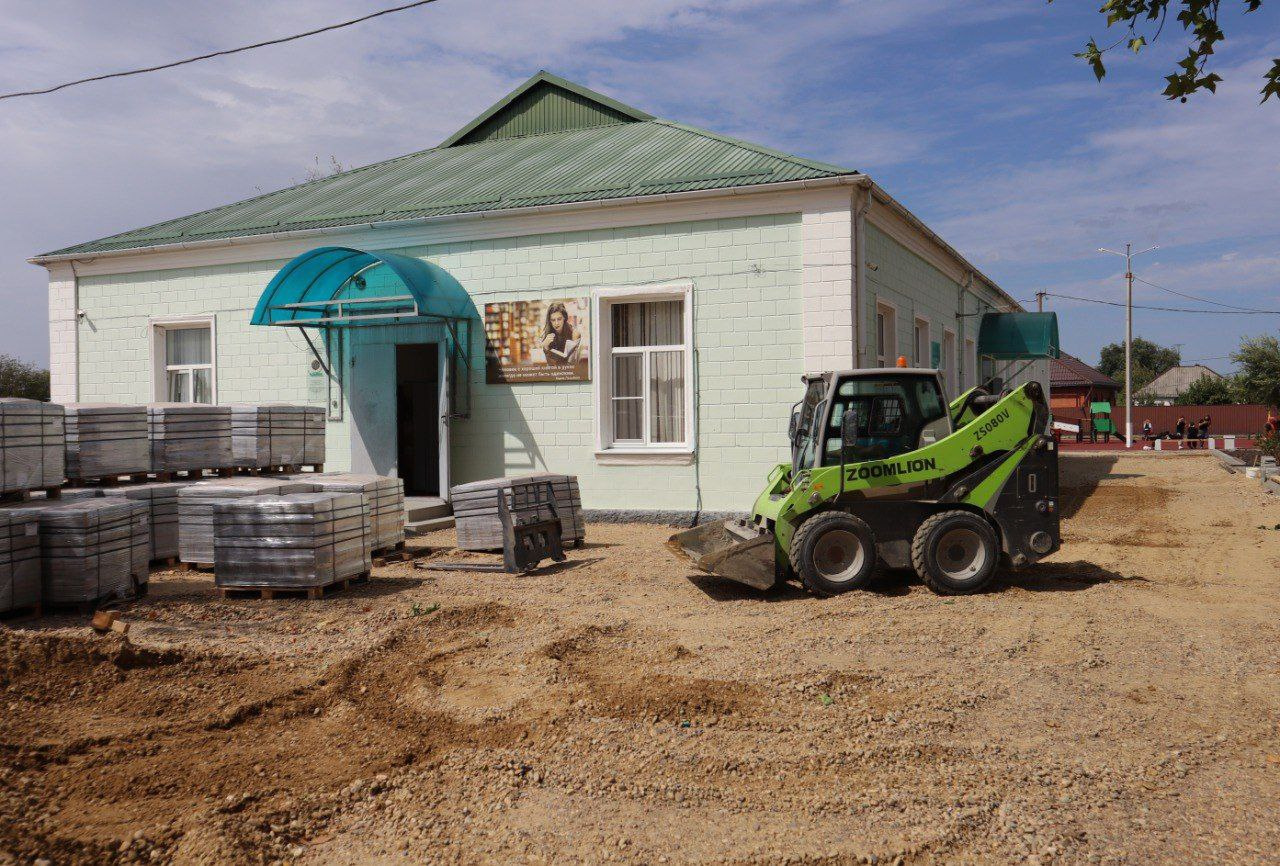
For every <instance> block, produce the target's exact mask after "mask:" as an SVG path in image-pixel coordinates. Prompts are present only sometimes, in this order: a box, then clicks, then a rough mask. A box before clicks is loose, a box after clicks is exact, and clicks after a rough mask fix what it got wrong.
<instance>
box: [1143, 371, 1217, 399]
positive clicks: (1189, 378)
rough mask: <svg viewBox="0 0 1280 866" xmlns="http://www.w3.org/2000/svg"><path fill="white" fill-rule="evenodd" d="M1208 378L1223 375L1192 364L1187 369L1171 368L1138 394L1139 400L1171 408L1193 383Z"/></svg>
mask: <svg viewBox="0 0 1280 866" xmlns="http://www.w3.org/2000/svg"><path fill="white" fill-rule="evenodd" d="M1205 376H1208V377H1210V378H1212V379H1221V378H1222V374H1221V373H1218V372H1216V371H1214V370H1210V369H1209V368H1208V367H1206V366H1204V365H1203V364H1190V365H1188V366H1185V367H1170V368H1169V369H1168V370H1165V371H1164V372H1163V373H1161V374H1160V375H1159V376H1156V378H1155V379H1153V380H1152V382H1151V384H1149V385H1147V386H1146V387H1145V388H1143V389H1142V390H1140V391H1139V392H1138V399H1139V400H1142V401H1143V402H1147V403H1154V404H1155V405H1157V406H1169V405H1172V404H1173V401H1174V400H1175V399H1177V397H1178V395H1179V394H1181V393H1183V392H1184V391H1186V390H1187V389H1188V388H1190V387H1191V384H1192V383H1193V382H1196V381H1198V380H1200V379H1203V378H1204V377H1205Z"/></svg>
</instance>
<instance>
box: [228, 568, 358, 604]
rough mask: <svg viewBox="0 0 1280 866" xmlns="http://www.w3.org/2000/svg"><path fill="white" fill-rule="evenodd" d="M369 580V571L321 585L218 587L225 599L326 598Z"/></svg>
mask: <svg viewBox="0 0 1280 866" xmlns="http://www.w3.org/2000/svg"><path fill="white" fill-rule="evenodd" d="M368 580H369V572H367V571H366V572H364V573H363V574H357V575H356V576H355V577H344V578H343V579H342V580H335V581H334V582H333V583H325V584H321V585H319V586H220V587H218V597H219V598H224V599H234V598H261V599H266V600H268V601H270V600H271V599H274V598H276V597H278V596H303V595H305V596H306V597H307V598H324V596H325V594H326V593H328V592H330V591H333V592H337V591H340V590H344V589H347V588H349V587H350V586H351V585H352V584H359V583H366V582H368Z"/></svg>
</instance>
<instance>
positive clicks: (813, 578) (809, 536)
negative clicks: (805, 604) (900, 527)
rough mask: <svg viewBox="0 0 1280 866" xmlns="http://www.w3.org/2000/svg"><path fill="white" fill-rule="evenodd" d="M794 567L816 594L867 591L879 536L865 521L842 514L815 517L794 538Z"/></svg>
mask: <svg viewBox="0 0 1280 866" xmlns="http://www.w3.org/2000/svg"><path fill="white" fill-rule="evenodd" d="M788 559H790V561H791V567H792V568H793V569H794V570H795V573H796V575H798V576H799V578H800V582H801V583H803V584H804V586H805V588H806V589H808V590H809V591H810V592H812V593H814V594H815V595H837V594H839V593H842V592H849V591H850V590H855V589H865V588H866V586H867V584H868V583H870V582H871V578H872V575H873V572H874V571H875V566H876V537H875V534H874V533H873V532H872V531H871V527H870V526H867V524H866V522H865V521H862V520H860V519H858V518H857V517H854V516H853V515H852V514H846V513H845V512H843V511H824V512H822V513H821V514H815V515H814V516H813V517H810V518H809V519H808V520H806V521H805V522H804V523H802V524H800V528H799V529H797V530H796V534H795V535H793V536H792V537H791V550H790V551H789V552H788Z"/></svg>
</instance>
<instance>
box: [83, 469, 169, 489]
mask: <svg viewBox="0 0 1280 866" xmlns="http://www.w3.org/2000/svg"><path fill="white" fill-rule="evenodd" d="M154 480H155V478H154V477H153V476H152V474H151V473H150V472H126V473H124V474H123V475H100V476H91V477H87V478H68V479H67V486H68V487H127V486H129V485H131V484H147V483H149V482H151V481H154Z"/></svg>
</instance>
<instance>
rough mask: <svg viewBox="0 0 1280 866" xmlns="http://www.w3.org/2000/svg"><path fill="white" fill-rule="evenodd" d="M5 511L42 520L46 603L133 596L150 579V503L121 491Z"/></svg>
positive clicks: (40, 530) (14, 506)
mask: <svg viewBox="0 0 1280 866" xmlns="http://www.w3.org/2000/svg"><path fill="white" fill-rule="evenodd" d="M3 511H5V512H8V513H9V514H13V515H17V516H19V517H21V518H26V519H34V520H35V521H36V522H37V523H38V524H39V538H40V566H41V568H40V570H41V582H40V583H41V587H40V594H41V603H42V604H78V603H86V602H97V601H105V600H107V599H112V598H128V597H129V596H131V595H133V593H134V590H135V586H144V585H145V584H146V582H147V576H148V572H147V561H148V551H149V550H150V532H149V529H148V520H147V509H146V506H145V505H143V504H142V503H140V502H131V501H129V500H127V499H119V498H115V497H100V498H94V499H84V500H81V501H79V502H59V501H57V500H50V501H47V502H28V503H22V504H20V505H10V506H7V507H6V508H5V509H3Z"/></svg>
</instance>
